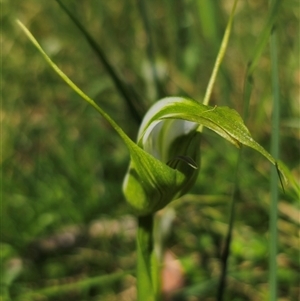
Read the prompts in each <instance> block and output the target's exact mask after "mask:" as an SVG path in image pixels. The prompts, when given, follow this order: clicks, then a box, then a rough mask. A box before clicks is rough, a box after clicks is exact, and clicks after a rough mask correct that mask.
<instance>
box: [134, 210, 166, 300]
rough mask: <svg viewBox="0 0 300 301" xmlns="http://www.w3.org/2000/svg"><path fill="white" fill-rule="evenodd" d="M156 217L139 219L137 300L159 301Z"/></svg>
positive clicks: (147, 216)
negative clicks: (155, 240)
mask: <svg viewBox="0 0 300 301" xmlns="http://www.w3.org/2000/svg"><path fill="white" fill-rule="evenodd" d="M153 229H154V215H153V214H150V215H146V216H141V217H138V233H137V256H138V258H137V297H138V298H137V300H138V301H158V300H159V299H160V298H159V292H160V289H159V268H158V261H157V257H156V254H155V250H154V239H153Z"/></svg>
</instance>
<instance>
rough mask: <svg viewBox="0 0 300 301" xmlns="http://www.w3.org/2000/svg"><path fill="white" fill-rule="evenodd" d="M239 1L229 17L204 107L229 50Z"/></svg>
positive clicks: (234, 5) (235, 3) (235, 2)
mask: <svg viewBox="0 0 300 301" xmlns="http://www.w3.org/2000/svg"><path fill="white" fill-rule="evenodd" d="M237 1H238V0H235V1H234V4H233V7H232V11H231V14H230V17H229V21H228V23H227V26H226V29H225V33H224V37H223V40H222V43H221V47H220V50H219V53H218V56H217V59H216V63H215V66H214V69H213V72H212V75H211V77H210V80H209V83H208V85H207V89H206V93H205V96H204V100H203V104H204V105H208V103H209V100H210V95H211V92H212V89H213V86H214V83H215V81H216V77H217V74H218V71H219V68H220V66H221V63H222V60H223V57H224V55H225V52H226V48H227V45H228V41H229V36H230V33H231V28H232V23H233V17H234V12H235V8H236V5H237Z"/></svg>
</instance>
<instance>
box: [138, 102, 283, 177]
mask: <svg viewBox="0 0 300 301" xmlns="http://www.w3.org/2000/svg"><path fill="white" fill-rule="evenodd" d="M166 119H182V120H186V121H190V122H194V123H198V124H199V125H200V124H202V125H204V126H205V127H207V128H209V129H211V130H213V131H214V132H216V133H217V134H219V135H220V136H222V137H223V138H225V139H227V140H228V141H230V142H231V143H233V144H234V145H235V146H237V147H241V145H246V146H248V147H251V148H253V149H255V150H256V151H258V152H260V153H261V154H262V155H263V156H264V157H266V158H267V159H268V160H269V161H270V162H271V163H272V164H274V165H275V166H277V167H278V168H279V170H280V171H281V172H282V174H283V171H282V169H281V167H280V166H278V164H277V162H276V160H275V159H274V158H273V157H272V156H271V155H270V154H269V153H268V152H267V151H266V150H265V149H264V148H263V147H262V146H261V145H260V144H258V143H257V142H256V141H255V140H254V139H253V138H252V136H251V134H250V132H249V130H248V129H247V127H246V126H245V124H244V122H243V120H242V118H241V117H240V115H239V114H238V113H237V112H236V111H235V110H233V109H230V108H228V107H216V106H215V107H211V106H206V105H203V104H200V103H198V102H197V101H195V100H193V99H190V98H185V97H167V98H164V99H162V100H160V101H159V102H157V103H155V104H154V105H153V106H152V107H151V109H150V110H149V111H148V113H147V114H146V116H145V118H144V120H143V122H142V125H141V127H140V132H139V135H138V145H144V144H145V143H147V142H146V140H147V139H148V137H149V134H150V133H151V131H152V130H153V129H154V128H155V126H156V125H157V124H158V123H159V122H161V121H162V120H166Z"/></svg>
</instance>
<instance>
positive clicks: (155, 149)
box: [138, 119, 199, 163]
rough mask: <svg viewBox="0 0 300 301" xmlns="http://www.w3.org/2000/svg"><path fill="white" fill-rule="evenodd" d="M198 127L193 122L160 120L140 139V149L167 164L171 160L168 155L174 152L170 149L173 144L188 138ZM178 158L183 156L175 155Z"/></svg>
mask: <svg viewBox="0 0 300 301" xmlns="http://www.w3.org/2000/svg"><path fill="white" fill-rule="evenodd" d="M198 126H199V125H198V124H197V123H195V122H191V121H186V120H180V119H166V120H161V121H159V122H158V123H156V124H155V125H154V127H151V128H150V129H148V130H147V131H146V132H145V134H144V136H143V137H142V143H141V146H142V148H143V149H144V150H145V151H146V152H147V153H149V154H151V155H152V156H154V157H155V158H156V159H158V160H160V161H162V162H164V163H167V162H169V161H170V160H171V159H172V158H171V157H170V153H173V152H174V151H175V150H172V149H170V148H171V147H172V146H173V142H174V141H175V140H176V139H177V138H179V137H181V136H188V135H189V134H190V133H192V132H195V131H196V129H197V127H198ZM143 132H144V130H143V128H142V127H141V128H140V131H139V135H138V141H139V140H140V138H141V135H142V133H143ZM177 155H178V156H180V155H182V156H184V155H185V154H180V153H178V154H177Z"/></svg>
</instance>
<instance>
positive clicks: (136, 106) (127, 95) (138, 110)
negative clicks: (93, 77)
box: [56, 0, 145, 124]
mask: <svg viewBox="0 0 300 301" xmlns="http://www.w3.org/2000/svg"><path fill="white" fill-rule="evenodd" d="M56 2H57V3H58V4H59V5H60V7H61V8H62V10H63V11H64V12H65V13H66V14H67V15H68V16H69V18H70V19H71V20H72V22H73V23H74V24H75V25H76V27H77V28H78V29H79V30H80V32H81V33H82V35H83V36H84V38H85V39H86V41H87V42H88V44H89V45H90V46H91V48H92V49H93V50H94V52H95V53H96V54H97V56H98V58H99V59H100V61H101V62H102V64H103V66H104V67H105V69H106V71H107V73H108V74H109V76H110V77H111V79H112V81H113V83H114V84H115V87H116V89H117V91H118V92H119V94H120V95H121V96H122V97H123V99H124V100H125V101H126V103H127V105H128V108H129V109H130V111H131V113H132V116H133V117H134V118H135V120H136V121H137V122H138V124H139V123H140V122H141V120H142V116H143V115H144V112H145V110H144V109H143V108H142V103H141V101H140V100H139V99H138V97H137V94H136V92H135V91H134V90H133V89H132V88H131V89H130V90H129V88H128V86H127V85H126V84H125V82H124V81H123V80H122V79H121V78H120V76H119V75H118V74H117V72H116V71H115V70H114V67H113V66H112V64H111V63H110V61H109V59H108V58H107V57H106V55H105V54H104V51H103V50H102V48H101V47H100V46H99V44H98V43H97V42H96V41H95V40H94V38H93V37H92V36H91V35H90V34H89V33H88V32H87V30H86V29H85V28H84V26H83V25H82V24H81V23H80V22H79V20H78V19H77V18H76V17H75V16H74V14H72V13H71V11H70V10H69V9H68V8H67V7H66V6H65V5H64V4H63V3H62V2H61V1H60V0H56Z"/></svg>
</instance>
